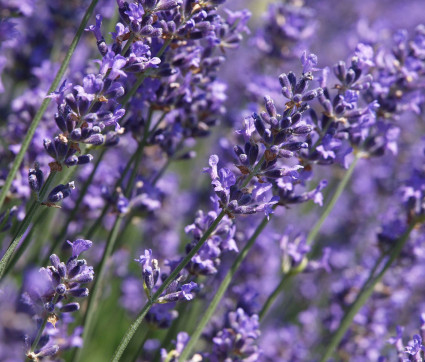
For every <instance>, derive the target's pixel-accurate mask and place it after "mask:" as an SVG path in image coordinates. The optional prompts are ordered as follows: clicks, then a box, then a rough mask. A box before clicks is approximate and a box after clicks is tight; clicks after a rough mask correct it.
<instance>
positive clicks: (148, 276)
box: [143, 266, 155, 293]
mask: <svg viewBox="0 0 425 362" xmlns="http://www.w3.org/2000/svg"><path fill="white" fill-rule="evenodd" d="M143 281H144V283H145V286H146V288H147V289H148V291H149V293H150V291H151V290H152V288H153V287H154V286H155V284H154V281H153V272H152V268H151V267H150V266H148V267H146V268H145V269H144V270H143Z"/></svg>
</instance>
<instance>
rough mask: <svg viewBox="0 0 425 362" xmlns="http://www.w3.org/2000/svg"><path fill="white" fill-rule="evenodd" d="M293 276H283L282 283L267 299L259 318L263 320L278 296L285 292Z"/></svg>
mask: <svg viewBox="0 0 425 362" xmlns="http://www.w3.org/2000/svg"><path fill="white" fill-rule="evenodd" d="M292 276H293V274H290V273H286V274H283V276H282V279H281V280H280V283H279V284H278V285H277V287H276V288H275V289H274V290H273V292H272V293H271V294H270V295H269V297H268V298H267V300H266V302H265V303H264V305H263V308H261V311H260V313H259V314H258V316H259V317H260V320H261V319H263V318H264V316H265V315H266V314H267V312H268V310H269V309H270V307H271V306H272V304H273V303H274V301H275V300H276V298H277V297H278V295H279V294H280V293H281V292H282V291H283V289H284V288H285V286H286V284H287V282H288V281H289V280H290V279H291V277H292Z"/></svg>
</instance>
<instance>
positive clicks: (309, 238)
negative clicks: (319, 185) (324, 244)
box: [307, 155, 360, 245]
mask: <svg viewBox="0 0 425 362" xmlns="http://www.w3.org/2000/svg"><path fill="white" fill-rule="evenodd" d="M359 158H360V157H359V156H358V155H356V157H355V158H354V160H353V162H352V163H351V165H350V168H349V169H348V170H347V172H346V173H345V175H344V177H343V178H342V180H341V182H340V183H339V185H338V188H337V189H336V191H335V193H334V194H333V196H332V199H331V200H330V202H329V203H328V204H327V205H326V207H325V209H324V210H323V213H322V216H321V217H320V219H319V220H318V221H317V222H316V224H315V225H314V226H313V228H312V229H311V231H310V233H309V234H308V236H307V244H308V245H311V243H312V242H313V241H314V240H315V239H316V237H317V234H318V233H319V231H320V229H321V228H322V225H323V223H324V222H325V220H326V219H327V217H328V216H329V214H330V213H331V212H332V210H333V208H334V206H335V204H336V202H337V201H338V199H339V197H340V196H341V194H342V192H343V191H344V189H345V187H346V186H347V184H348V181H350V178H351V175H352V174H353V171H354V168H355V167H356V164H357V162H358V160H359Z"/></svg>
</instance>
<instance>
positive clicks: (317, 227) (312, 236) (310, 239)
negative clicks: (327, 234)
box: [259, 156, 359, 319]
mask: <svg viewBox="0 0 425 362" xmlns="http://www.w3.org/2000/svg"><path fill="white" fill-rule="evenodd" d="M358 160H359V157H358V156H356V157H355V158H354V160H353V162H352V163H351V165H350V168H349V169H348V171H347V172H346V173H345V175H344V177H343V178H342V180H341V181H340V183H339V184H338V187H337V189H336V191H335V193H334V194H333V196H332V199H331V200H330V202H329V203H328V204H327V205H326V207H325V209H324V211H323V213H322V216H321V217H320V219H319V220H318V221H317V222H316V224H315V225H314V226H313V228H312V229H311V231H310V233H309V234H308V236H307V244H309V245H311V244H312V242H313V241H314V240H315V239H316V237H317V235H318V233H319V231H320V229H321V228H322V225H323V223H324V222H325V220H326V219H327V217H328V216H329V214H330V213H331V212H332V210H333V208H334V207H335V204H336V203H337V201H338V199H339V197H340V196H341V194H342V192H343V191H344V189H345V188H346V186H347V184H348V182H349V180H350V178H351V176H352V174H353V171H354V169H355V167H356V164H357V162H358ZM307 265H308V262H307V259H304V260H303V262H302V263H301V264H300V265H298V266H297V267H296V268H294V269H292V270H290V271H289V272H288V273H285V274H284V275H283V276H282V279H281V281H280V282H279V284H278V285H277V286H276V288H275V289H274V290H273V292H272V293H271V294H270V295H269V296H268V298H267V300H266V302H265V303H264V305H263V308H262V309H261V311H260V314H259V316H260V319H263V318H264V316H265V315H266V314H267V312H268V310H269V309H270V307H271V306H272V305H273V303H274V302H275V300H276V298H277V297H278V296H279V294H280V293H281V292H282V291H283V290H284V289H285V287H286V285H287V283H288V282H289V281H290V280H292V278H293V277H294V276H295V275H298V274H299V273H301V272H303V271H304V269H305V268H306V267H307Z"/></svg>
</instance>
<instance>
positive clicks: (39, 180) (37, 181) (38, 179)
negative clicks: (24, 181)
mask: <svg viewBox="0 0 425 362" xmlns="http://www.w3.org/2000/svg"><path fill="white" fill-rule="evenodd" d="M28 182H29V184H30V188H31V190H32V191H34V192H39V191H40V189H41V187H42V186H43V183H44V175H43V171H41V170H40V165H39V164H38V162H36V163H35V164H34V168H30V169H29V172H28Z"/></svg>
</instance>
